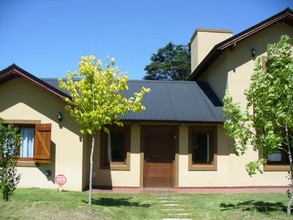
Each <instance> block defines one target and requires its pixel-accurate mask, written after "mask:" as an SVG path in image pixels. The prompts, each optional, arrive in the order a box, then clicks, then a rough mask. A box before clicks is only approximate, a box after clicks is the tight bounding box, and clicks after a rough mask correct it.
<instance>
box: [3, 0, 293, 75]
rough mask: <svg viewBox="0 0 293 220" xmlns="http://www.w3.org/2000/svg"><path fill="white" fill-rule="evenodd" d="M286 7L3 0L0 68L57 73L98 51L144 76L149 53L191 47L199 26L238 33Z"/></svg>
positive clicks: (212, 1) (275, 0) (264, 1)
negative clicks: (165, 48) (11, 67)
mask: <svg viewBox="0 0 293 220" xmlns="http://www.w3.org/2000/svg"><path fill="white" fill-rule="evenodd" d="M287 7H290V8H291V9H293V0H145V1H143V0H141V1H138V0H123V1H122V0H120V1H119V0H112V1H109V0H0V70H2V69H4V68H6V67H8V66H10V65H11V64H13V63H15V64H16V65H18V66H19V67H20V68H22V69H24V70H26V71H28V72H30V73H31V74H33V75H35V76H37V77H39V78H59V77H65V76H66V73H67V72H68V71H75V70H78V63H79V62H80V61H81V57H82V56H86V55H94V56H96V57H97V58H99V59H101V60H102V62H103V65H105V64H106V63H107V62H108V61H107V57H114V58H115V60H116V65H117V66H118V67H119V69H120V70H121V72H127V75H128V77H129V78H130V79H132V80H136V79H142V78H143V77H144V76H145V75H146V72H145V70H144V68H145V66H146V65H148V64H150V63H151V56H152V54H154V53H156V52H157V50H158V49H159V48H162V47H164V46H166V45H167V44H168V43H169V42H173V43H174V44H188V43H189V42H190V39H191V37H192V35H193V33H194V32H195V30H196V28H212V29H224V30H232V31H233V34H237V33H239V32H241V31H244V30H245V29H247V28H249V27H251V26H253V25H255V24H257V23H259V22H261V21H263V20H265V19H267V18H269V17H271V16H273V15H274V14H277V13H278V12H280V11H282V10H284V9H286V8H287Z"/></svg>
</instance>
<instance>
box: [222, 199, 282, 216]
mask: <svg viewBox="0 0 293 220" xmlns="http://www.w3.org/2000/svg"><path fill="white" fill-rule="evenodd" d="M220 207H221V208H222V209H221V211H227V210H233V209H234V210H237V209H239V210H242V211H249V212H251V211H257V212H260V213H263V214H268V213H270V212H286V206H285V205H284V204H283V203H281V202H263V201H255V200H249V201H245V202H239V203H237V204H232V203H230V204H227V203H221V204H220Z"/></svg>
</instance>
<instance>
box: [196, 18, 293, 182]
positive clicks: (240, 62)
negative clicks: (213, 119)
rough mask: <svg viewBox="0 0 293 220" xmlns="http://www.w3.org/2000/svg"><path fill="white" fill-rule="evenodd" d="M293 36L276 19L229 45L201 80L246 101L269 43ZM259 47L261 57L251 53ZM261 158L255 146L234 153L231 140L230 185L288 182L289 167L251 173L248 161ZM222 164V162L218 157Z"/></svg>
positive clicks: (285, 26)
mask: <svg viewBox="0 0 293 220" xmlns="http://www.w3.org/2000/svg"><path fill="white" fill-rule="evenodd" d="M284 34H287V35H289V36H291V37H293V29H292V27H291V26H288V25H287V24H286V23H276V24H274V25H273V26H271V27H269V28H267V29H264V30H262V31H261V32H259V33H257V34H255V35H253V36H251V37H249V38H247V39H245V40H244V41H242V42H239V43H238V44H237V45H236V47H235V48H234V49H233V50H229V49H226V51H224V52H223V53H222V54H221V56H220V57H219V58H218V59H217V60H216V61H215V62H214V63H213V64H212V65H211V66H210V67H209V69H207V71H206V72H205V74H204V76H203V77H201V79H199V81H208V82H209V84H210V85H211V87H212V88H213V90H214V91H215V92H216V94H217V95H218V97H219V98H220V99H221V100H222V99H223V97H224V95H225V91H226V89H228V90H229V91H230V93H231V95H232V96H233V98H234V101H237V102H240V103H241V105H242V106H244V105H245V103H246V99H245V96H244V90H245V89H247V88H248V87H249V84H250V77H251V74H252V72H253V68H254V66H255V62H256V59H257V58H258V57H261V56H265V55H266V49H267V44H268V43H275V42H278V41H279V39H280V36H281V35H284ZM252 48H255V49H256V55H257V58H256V59H253V58H252V56H251V49H252ZM257 158H258V152H255V151H253V150H252V149H251V148H250V150H249V151H248V152H247V154H245V155H244V156H241V157H237V156H236V155H235V154H234V153H233V143H232V141H230V155H229V166H228V169H229V182H228V185H229V186H276V185H278V186H279V185H288V183H289V182H288V178H287V175H288V174H287V171H265V172H264V174H257V175H254V176H253V177H249V176H248V174H247V172H246V170H245V165H246V164H247V163H248V162H251V161H254V160H256V159H257ZM224 164H225V162H224ZM218 165H220V166H222V165H221V163H220V162H219V161H218Z"/></svg>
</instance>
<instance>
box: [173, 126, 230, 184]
mask: <svg viewBox="0 0 293 220" xmlns="http://www.w3.org/2000/svg"><path fill="white" fill-rule="evenodd" d="M195 126H204V125H195ZM179 136H180V140H179V164H178V166H179V169H178V170H179V184H178V186H179V187H209V186H229V175H230V174H229V141H228V139H227V138H226V136H225V131H224V129H223V126H222V125H217V152H218V153H217V154H218V156H217V170H216V171H191V170H189V167H188V126H186V127H180V129H179Z"/></svg>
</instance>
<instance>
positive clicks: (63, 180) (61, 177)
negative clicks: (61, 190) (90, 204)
mask: <svg viewBox="0 0 293 220" xmlns="http://www.w3.org/2000/svg"><path fill="white" fill-rule="evenodd" d="M66 180H67V179H66V177H65V176H64V175H63V174H58V175H57V176H56V178H55V183H57V184H58V185H59V186H60V187H61V186H63V185H64V184H65V183H66Z"/></svg>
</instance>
